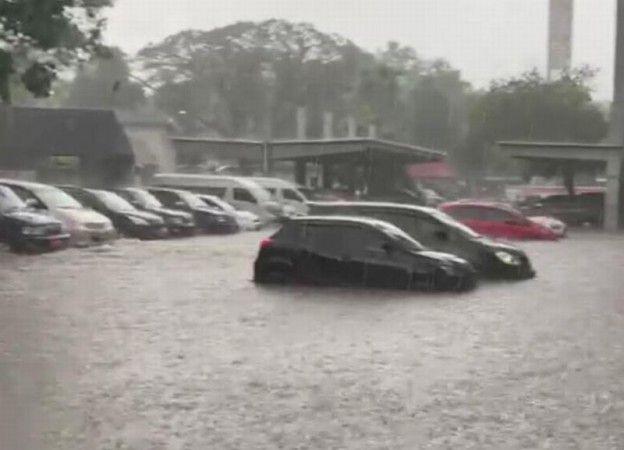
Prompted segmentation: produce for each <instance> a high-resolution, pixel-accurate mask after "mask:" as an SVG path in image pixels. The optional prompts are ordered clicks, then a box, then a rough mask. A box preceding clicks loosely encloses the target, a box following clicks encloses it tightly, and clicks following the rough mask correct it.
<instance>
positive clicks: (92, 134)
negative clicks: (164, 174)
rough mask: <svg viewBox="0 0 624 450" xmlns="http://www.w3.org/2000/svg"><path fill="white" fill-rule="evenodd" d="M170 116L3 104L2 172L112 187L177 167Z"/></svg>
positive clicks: (0, 125) (0, 126)
mask: <svg viewBox="0 0 624 450" xmlns="http://www.w3.org/2000/svg"><path fill="white" fill-rule="evenodd" d="M170 126H171V125H170V124H169V122H168V120H167V119H166V118H165V117H162V116H158V115H156V114H153V113H152V114H147V113H144V112H142V113H127V112H116V111H113V110H104V109H72V108H31V107H19V106H12V107H7V106H3V107H0V174H1V175H2V176H4V177H13V178H27V179H34V180H38V181H42V182H49V183H72V184H80V185H89V186H110V185H116V184H126V183H133V182H135V181H137V175H138V176H139V177H140V176H146V174H149V173H152V172H158V171H172V170H174V169H175V166H176V162H175V151H174V149H173V146H172V144H171V141H170V140H169V137H168V133H169V129H170V128H169V127H170Z"/></svg>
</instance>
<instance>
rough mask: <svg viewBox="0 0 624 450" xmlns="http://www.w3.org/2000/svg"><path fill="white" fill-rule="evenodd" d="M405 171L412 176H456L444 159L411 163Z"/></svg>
mask: <svg viewBox="0 0 624 450" xmlns="http://www.w3.org/2000/svg"><path fill="white" fill-rule="evenodd" d="M407 173H408V174H409V176H410V177H413V178H456V174H455V172H454V171H453V170H452V169H451V168H450V167H449V165H448V163H447V162H446V161H435V162H427V163H420V164H412V165H410V166H409V167H408V169H407Z"/></svg>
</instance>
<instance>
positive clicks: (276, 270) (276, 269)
mask: <svg viewBox="0 0 624 450" xmlns="http://www.w3.org/2000/svg"><path fill="white" fill-rule="evenodd" d="M257 281H258V282H259V283H262V284H290V283H291V282H292V273H291V270H290V268H288V267H284V266H269V267H268V268H267V269H266V270H264V271H263V273H262V275H261V276H260V277H259V279H257Z"/></svg>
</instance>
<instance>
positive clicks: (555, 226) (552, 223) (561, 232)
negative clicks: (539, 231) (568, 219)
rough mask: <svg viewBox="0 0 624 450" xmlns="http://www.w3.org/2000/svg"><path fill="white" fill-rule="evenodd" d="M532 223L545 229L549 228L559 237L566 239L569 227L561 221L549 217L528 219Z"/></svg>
mask: <svg viewBox="0 0 624 450" xmlns="http://www.w3.org/2000/svg"><path fill="white" fill-rule="evenodd" d="M527 219H529V220H530V221H531V222H533V223H536V224H538V225H541V226H543V227H545V228H548V229H549V230H551V231H552V232H553V233H555V234H556V235H557V236H560V237H565V235H566V234H567V232H568V226H567V225H566V224H565V223H564V222H562V221H561V220H559V219H555V218H554V217H547V216H532V217H527Z"/></svg>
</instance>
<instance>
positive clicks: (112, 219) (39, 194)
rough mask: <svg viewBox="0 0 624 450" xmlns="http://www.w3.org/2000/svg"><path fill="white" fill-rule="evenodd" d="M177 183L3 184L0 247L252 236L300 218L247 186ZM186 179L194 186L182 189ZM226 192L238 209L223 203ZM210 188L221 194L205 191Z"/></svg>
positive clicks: (229, 181) (230, 180)
mask: <svg viewBox="0 0 624 450" xmlns="http://www.w3.org/2000/svg"><path fill="white" fill-rule="evenodd" d="M176 179H177V181H176V180H173V179H172V177H171V176H164V177H163V178H162V179H161V180H159V181H161V183H160V184H161V185H162V184H164V185H166V186H169V187H163V186H158V185H155V186H149V187H124V188H111V189H108V190H103V189H89V188H84V187H79V186H65V185H59V186H50V185H46V184H41V183H32V182H25V181H18V180H0V242H4V243H5V244H7V245H9V247H10V248H11V249H12V250H13V251H15V252H37V251H45V250H54V249H59V248H63V247H66V246H77V247H81V246H89V245H91V244H97V243H105V242H109V241H112V240H114V239H116V238H117V237H118V236H119V235H122V236H127V237H132V238H138V239H160V238H165V237H169V236H191V235H194V234H196V233H234V232H237V231H239V230H257V229H260V228H261V227H263V226H265V225H267V224H268V223H270V222H275V221H281V220H284V219H285V218H286V217H287V216H288V215H294V214H296V213H297V208H293V207H290V208H288V207H287V206H288V205H287V204H286V205H283V204H281V203H280V202H279V201H276V200H275V198H279V197H277V196H276V195H275V194H273V196H271V194H270V193H269V192H268V191H266V190H265V189H264V188H260V187H259V185H258V184H257V183H255V182H252V181H251V180H247V179H242V180H239V179H237V178H235V177H213V178H210V177H208V178H205V179H203V183H197V181H198V180H200V178H197V177H194V176H192V175H189V176H185V175H179V176H178V175H176ZM180 180H182V181H180ZM189 180H190V181H191V182H192V183H189ZM270 180H271V179H267V181H263V182H264V183H267V184H269V181H270ZM184 181H186V184H191V186H186V189H182V188H181V187H185V186H184V185H185V182H184ZM193 183H194V184H197V186H192V184H193ZM272 183H273V184H278V185H282V186H281V187H282V188H281V189H279V186H278V188H274V189H275V192H278V191H279V193H280V194H282V193H283V192H284V191H288V190H291V189H296V188H293V186H292V185H290V184H288V183H287V182H283V181H282V180H276V181H273V182H272ZM284 184H285V187H284V186H283V185H284ZM187 189H188V190H187ZM228 189H229V190H230V191H231V192H232V194H233V195H232V198H233V202H234V203H236V205H238V206H239V207H238V208H237V207H236V206H235V205H232V204H231V203H229V202H228V201H226V200H225V199H224V198H223V197H226V198H227V193H228V192H227V191H228ZM209 190H212V192H214V193H219V194H221V195H212V194H209V193H206V192H208V191H209ZM215 190H216V191H215ZM217 191H218V192H217ZM286 195H289V194H288V193H286ZM298 195H299V197H297V201H298V202H299V203H301V205H303V206H304V207H305V208H307V206H305V197H303V196H302V195H301V194H298ZM299 210H300V213H305V210H301V208H299Z"/></svg>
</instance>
